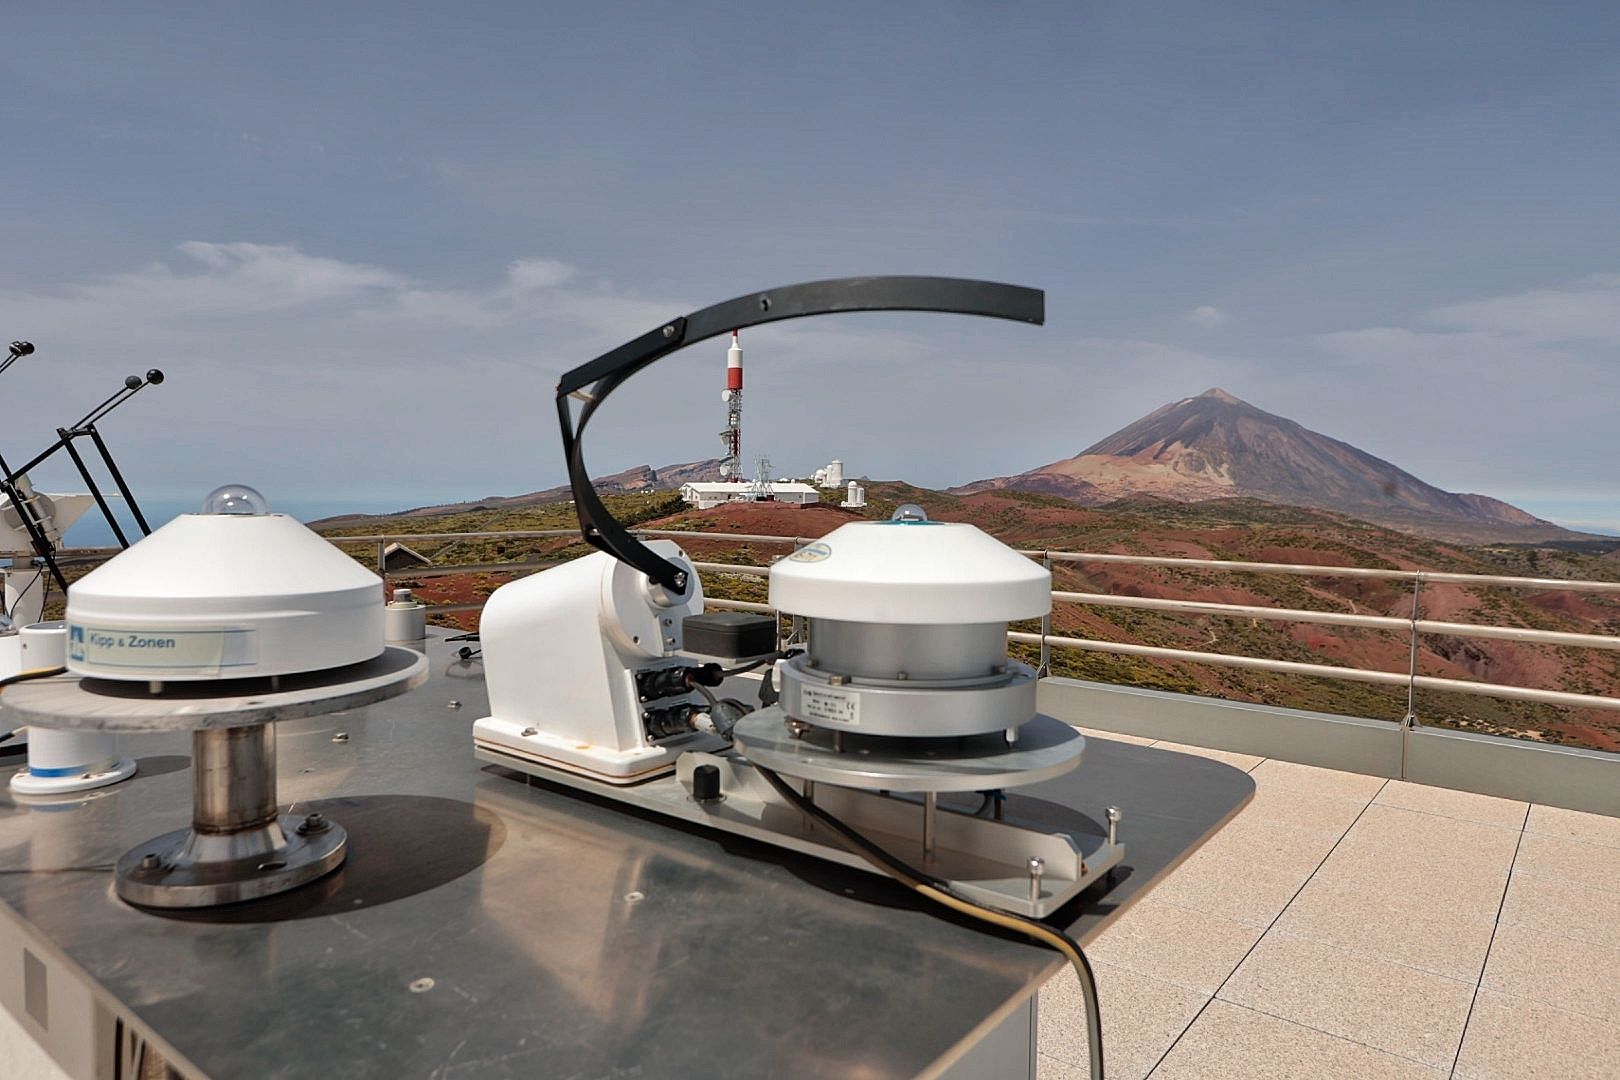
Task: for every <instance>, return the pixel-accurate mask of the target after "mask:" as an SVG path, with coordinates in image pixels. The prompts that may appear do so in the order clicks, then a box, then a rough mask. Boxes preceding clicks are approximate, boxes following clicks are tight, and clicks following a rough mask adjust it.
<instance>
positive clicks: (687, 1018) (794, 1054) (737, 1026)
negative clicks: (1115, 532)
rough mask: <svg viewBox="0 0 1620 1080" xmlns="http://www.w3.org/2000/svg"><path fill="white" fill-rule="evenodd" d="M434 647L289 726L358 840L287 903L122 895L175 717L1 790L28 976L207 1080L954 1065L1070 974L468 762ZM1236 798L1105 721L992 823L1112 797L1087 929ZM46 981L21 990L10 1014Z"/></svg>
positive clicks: (310, 799)
mask: <svg viewBox="0 0 1620 1080" xmlns="http://www.w3.org/2000/svg"><path fill="white" fill-rule="evenodd" d="M441 637H442V634H440V633H438V632H435V634H434V637H433V638H431V639H430V640H429V643H428V647H429V655H430V658H431V659H432V668H433V672H432V676H431V678H430V680H429V682H428V684H427V685H426V686H424V687H423V688H422V689H420V690H417V691H415V692H413V693H411V694H408V695H406V696H405V697H403V698H399V699H396V700H394V701H391V702H386V703H383V704H379V705H374V706H370V707H368V708H365V709H359V710H355V711H353V712H349V713H341V714H336V715H333V716H327V717H321V718H317V719H309V720H297V721H290V722H285V723H283V724H281V725H279V728H278V733H277V743H278V750H279V761H280V769H279V771H280V785H281V797H282V800H283V801H284V802H291V803H292V804H293V805H292V809H293V810H294V811H297V812H307V811H310V810H315V809H319V810H322V811H324V812H325V813H326V814H327V815H328V816H329V817H331V818H333V819H335V820H337V821H338V822H340V823H341V824H342V825H343V826H344V827H345V828H346V829H348V831H349V838H350V839H349V850H350V854H349V858H348V861H347V862H346V863H345V864H344V866H343V867H342V868H341V869H339V870H338V871H336V872H335V873H333V874H331V875H329V876H327V877H325V878H322V879H321V880H319V881H316V882H314V883H312V884H310V885H307V886H304V887H302V888H300V889H297V890H294V891H293V892H290V893H287V894H284V895H282V896H279V897H272V898H268V899H264V900H259V901H252V902H248V903H244V904H240V905H235V906H232V907H227V908H219V909H209V910H201V911H170V912H163V913H149V912H145V911H141V910H137V909H135V908H132V907H130V906H128V905H126V904H124V903H123V902H122V901H120V900H118V899H117V898H116V897H115V896H114V895H113V893H112V887H111V886H112V874H111V868H112V864H113V861H114V860H115V859H116V858H117V856H118V855H119V854H120V853H122V852H123V851H124V850H126V849H127V848H128V847H130V846H131V845H132V844H135V843H138V842H140V841H141V840H143V839H145V838H148V837H151V836H154V835H157V834H159V833H162V832H164V831H166V830H168V829H171V828H176V827H179V826H180V825H183V824H184V823H185V822H186V820H187V816H188V813H189V806H190V786H189V785H190V777H189V770H188V764H189V761H188V758H187V757H186V756H185V755H186V753H187V751H188V750H189V743H188V741H187V740H186V738H185V737H184V736H177V735H153V736H144V737H140V738H138V739H137V738H131V739H128V740H126V752H127V753H129V754H130V755H131V756H134V757H136V759H137V761H138V763H139V765H140V771H139V772H138V773H137V774H136V776H135V777H134V778H133V779H131V780H129V781H127V782H125V783H122V784H118V785H116V786H115V787H113V788H108V789H102V790H99V791H93V792H88V793H85V797H83V798H80V799H79V800H77V801H73V802H66V803H61V804H57V805H49V806H42V805H38V804H32V803H30V804H27V805H19V804H18V803H17V802H16V801H15V800H11V799H10V798H9V797H3V798H0V917H3V921H4V922H5V923H6V924H7V925H6V926H4V927H0V929H5V930H8V931H10V933H11V935H12V938H13V939H16V940H20V941H21V942H22V947H23V949H24V950H26V951H27V952H28V954H29V958H31V962H32V964H33V969H31V970H32V971H33V977H35V978H37V979H38V980H39V981H40V982H41V983H43V982H44V980H45V978H46V975H45V974H39V973H40V972H46V973H48V974H49V977H50V978H53V979H56V980H58V981H60V980H63V979H66V980H67V981H68V982H70V983H72V984H74V988H76V989H78V990H80V991H82V992H84V993H88V994H89V995H90V996H91V997H92V998H93V999H94V1000H95V1001H96V1002H97V1003H98V1007H99V1008H100V1009H102V1010H104V1011H105V1013H106V1014H107V1015H109V1016H111V1017H112V1018H115V1019H116V1022H117V1024H118V1025H120V1031H121V1034H119V1035H118V1036H117V1038H118V1040H119V1041H120V1043H124V1042H127V1040H128V1039H129V1038H140V1039H144V1040H146V1041H147V1042H148V1043H149V1044H150V1045H152V1046H153V1047H155V1048H156V1049H157V1050H158V1051H159V1052H160V1053H161V1054H162V1055H163V1056H164V1057H165V1058H166V1059H167V1060H168V1061H169V1062H170V1063H171V1064H172V1065H174V1066H175V1067H176V1068H178V1069H180V1070H182V1072H184V1073H186V1074H187V1075H195V1076H198V1077H213V1078H216V1080H217V1078H226V1077H248V1076H253V1077H259V1076H267V1077H303V1076H311V1075H330V1076H342V1077H388V1078H394V1077H410V1076H423V1077H429V1076H431V1077H463V1076H465V1077H471V1076H477V1077H609V1076H612V1077H619V1076H636V1077H665V1076H668V1077H687V1076H690V1077H733V1076H734V1077H764V1076H782V1077H818V1076H827V1077H833V1076H837V1077H846V1076H854V1075H858V1076H862V1077H873V1078H879V1077H909V1076H914V1075H917V1074H920V1073H921V1074H930V1075H933V1074H938V1073H939V1072H941V1071H944V1070H945V1069H947V1068H949V1067H950V1066H951V1064H952V1063H953V1062H956V1061H958V1060H959V1059H961V1058H962V1057H963V1055H965V1054H969V1053H970V1051H971V1048H972V1047H973V1046H974V1045H975V1044H976V1043H978V1042H979V1040H981V1039H982V1038H984V1037H985V1036H986V1034H987V1033H989V1032H992V1031H994V1030H996V1029H997V1028H998V1026H999V1025H1000V1024H1001V1022H1002V1021H1003V1020H1005V1019H1006V1018H1007V1017H1009V1016H1011V1015H1012V1014H1013V1013H1014V1012H1015V1011H1016V1010H1018V1009H1020V1008H1024V1007H1026V1006H1027V1002H1028V1000H1029V998H1030V996H1031V995H1032V994H1034V992H1035V991H1036V990H1037V989H1038V988H1039V986H1040V984H1041V983H1042V982H1044V981H1045V980H1046V978H1047V977H1048V976H1050V975H1051V974H1052V973H1053V972H1054V971H1055V970H1057V969H1058V968H1059V967H1060V966H1061V961H1060V960H1059V958H1058V957H1057V956H1056V955H1055V954H1053V953H1051V952H1048V951H1045V950H1043V949H1040V948H1038V947H1035V946H1033V945H1029V944H1026V943H1024V942H1023V941H1021V940H1015V939H1012V938H1002V937H997V936H994V935H992V934H987V933H985V932H983V931H981V930H980V929H977V928H975V927H974V926H973V925H970V924H967V923H964V922H961V921H957V920H955V919H953V918H946V917H941V916H940V915H939V914H937V913H936V912H935V911H934V910H932V909H930V908H928V907H927V906H926V905H924V904H922V903H921V902H919V901H916V900H915V899H914V898H913V897H912V895H911V894H910V893H908V892H906V891H905V890H904V889H901V888H900V887H898V886H896V885H893V884H892V883H890V882H888V881H886V880H884V879H881V878H878V877H875V876H872V875H869V874H864V873H860V872H858V871H853V870H848V869H844V868H840V867H837V866H833V865H831V864H827V863H824V862H819V861H816V860H810V859H803V858H799V857H796V856H791V855H788V854H786V853H784V852H780V851H778V850H775V849H772V848H768V847H764V846H761V845H757V844H754V843H751V842H748V841H743V840H738V839H735V838H730V837H726V836H723V835H719V834H713V833H710V832H708V831H706V830H701V829H695V828H681V827H674V826H672V825H670V824H668V823H667V822H666V821H665V820H663V819H656V818H651V817H643V816H638V815H637V814H636V813H634V812H632V811H628V810H627V809H626V808H624V807H623V806H622V805H618V804H610V803H606V802H599V801H596V800H593V799H592V798H590V797H586V796H581V795H579V794H576V793H571V792H567V791H564V790H562V789H556V788H552V787H550V786H548V785H546V784H545V783H543V782H541V781H537V780H532V779H530V778H528V777H525V776H521V775H519V774H517V773H512V772H508V771H506V770H502V769H499V768H496V767H493V766H481V765H480V764H479V763H478V762H476V761H475V760H474V759H473V756H472V737H471V731H470V728H471V724H472V721H473V720H474V719H476V718H477V717H479V716H481V715H483V709H484V707H485V704H486V698H485V693H484V686H483V681H482V679H481V677H479V670H478V667H477V665H476V664H474V665H472V666H465V665H457V664H453V663H452V660H453V657H452V650H451V649H450V648H448V647H447V646H445V645H444V644H443V643H442V641H440V640H439V639H440V638H441ZM0 700H3V699H0ZM452 700H456V701H459V702H460V707H459V708H452V707H451V706H450V703H451V701H452ZM340 733H343V734H345V735H346V738H338V736H339V734H340ZM20 764H21V762H20V760H19V761H16V762H15V764H12V765H9V766H7V767H5V768H0V790H3V784H4V781H5V780H6V779H8V778H9V775H10V773H11V771H13V769H14V768H15V767H16V765H20ZM1252 792H1253V783H1252V781H1251V780H1250V779H1249V778H1248V777H1247V776H1246V775H1244V774H1243V773H1241V772H1239V771H1237V770H1235V769H1231V768H1229V767H1227V766H1224V765H1221V764H1218V763H1216V762H1213V761H1208V760H1205V759H1203V758H1195V757H1190V756H1187V755H1182V754H1175V753H1170V752H1168V751H1160V750H1152V749H1149V748H1145V747H1139V746H1132V745H1127V744H1123V743H1116V742H1111V741H1107V740H1093V741H1092V742H1091V744H1090V745H1089V747H1088V750H1087V756H1086V759H1085V761H1084V763H1083V764H1082V765H1081V766H1080V768H1079V769H1078V770H1076V771H1075V772H1074V773H1071V774H1069V775H1067V776H1064V777H1062V778H1060V779H1057V780H1053V781H1049V782H1047V783H1045V784H1041V785H1039V786H1036V787H1033V788H1029V789H1026V790H1025V791H1024V792H1023V793H1021V794H1014V795H1013V796H1012V797H1011V798H1010V799H1009V810H1008V812H1009V815H1021V816H1025V817H1035V818H1037V819H1045V820H1049V821H1051V822H1052V823H1053V824H1054V825H1062V826H1065V827H1074V825H1075V823H1076V821H1077V820H1078V821H1080V822H1081V823H1082V826H1083V827H1085V828H1089V829H1091V830H1092V831H1096V832H1101V831H1102V825H1101V824H1100V822H1101V818H1102V811H1103V808H1104V807H1105V806H1106V805H1107V804H1109V803H1116V804H1118V805H1120V806H1121V807H1122V808H1123V809H1124V811H1125V819H1124V821H1123V823H1122V828H1121V836H1122V838H1123V839H1124V841H1125V843H1126V845H1127V856H1128V857H1127V860H1126V867H1125V869H1124V870H1123V872H1122V873H1121V875H1120V877H1119V879H1118V881H1117V883H1116V884H1115V885H1114V886H1113V887H1112V888H1111V889H1109V890H1108V892H1107V893H1106V895H1102V896H1097V895H1095V894H1087V895H1086V896H1084V897H1082V898H1081V900H1080V901H1079V902H1077V903H1076V904H1074V905H1071V907H1070V909H1068V910H1066V911H1065V912H1063V917H1062V918H1060V919H1059V920H1057V921H1058V922H1060V923H1062V924H1065V925H1067V926H1068V928H1069V929H1070V931H1071V932H1072V933H1075V934H1076V935H1077V936H1079V937H1080V938H1081V939H1082V940H1084V939H1086V938H1089V937H1091V936H1094V935H1095V934H1096V932H1097V931H1098V930H1099V929H1100V928H1101V927H1102V925H1103V924H1104V923H1105V922H1106V921H1107V920H1108V919H1109V918H1111V917H1112V916H1113V915H1115V914H1117V913H1118V912H1119V911H1120V910H1121V909H1122V908H1123V907H1125V906H1126V905H1128V904H1129V903H1130V902H1131V900H1132V899H1133V898H1134V897H1136V896H1137V895H1139V894H1140V893H1141V892H1142V891H1143V889H1144V888H1146V887H1147V886H1148V885H1149V884H1151V882H1152V881H1153V880H1154V879H1156V878H1157V877H1158V876H1160V875H1162V874H1163V873H1164V872H1166V871H1167V870H1168V869H1169V868H1171V867H1172V866H1174V865H1175V864H1176V863H1177V862H1179V861H1180V860H1181V859H1182V858H1184V857H1185V856H1186V855H1187V854H1188V853H1190V852H1191V851H1192V850H1194V849H1195V848H1196V847H1197V846H1198V845H1199V844H1200V843H1201V842H1202V841H1203V840H1204V839H1205V838H1206V837H1207V836H1208V835H1210V834H1211V833H1213V832H1214V831H1215V830H1216V829H1218V828H1219V827H1220V825H1221V824H1223V823H1224V822H1225V821H1226V820H1227V819H1228V818H1230V817H1231V816H1232V815H1233V814H1234V813H1236V812H1237V811H1238V810H1239V809H1240V808H1241V807H1242V805H1243V804H1244V803H1245V802H1247V801H1248V798H1249V797H1250V795H1251V794H1252ZM27 962H28V960H27V959H25V958H24V957H22V956H19V955H16V954H15V953H12V954H11V955H5V954H4V953H0V969H3V968H7V967H12V966H15V965H25V964H26V963H27ZM61 989H62V988H61V987H60V986H57V987H55V988H47V987H46V986H44V985H40V986H37V987H36V986H33V985H32V984H30V986H29V987H28V990H27V992H28V994H29V995H31V996H30V997H29V998H28V1001H27V1003H26V1004H27V1008H26V1011H27V1013H28V1014H29V1015H33V1014H34V1005H35V1004H36V999H37V1003H40V1004H41V1008H42V1009H43V1008H45V1007H46V1006H47V1005H48V1004H49V1001H50V1000H53V998H52V997H51V995H53V994H57V993H58V992H59V991H60V990H61ZM13 1011H16V1012H22V1011H23V1010H19V1009H16V1008H15V1007H14V1008H13ZM35 1020H38V1017H37V1016H35ZM1124 1022H1128V1019H1126V1020H1125V1021H1124ZM92 1050H93V1052H94V1053H95V1054H97V1055H100V1056H101V1057H104V1058H106V1059H107V1060H109V1061H110V1060H112V1058H114V1057H116V1056H117V1053H118V1051H116V1050H113V1049H108V1048H92ZM124 1052H125V1053H126V1054H127V1050H126V1051H124ZM98 1060H99V1058H98ZM108 1075H112V1074H108ZM124 1075H128V1073H127V1072H126V1073H125V1074H124Z"/></svg>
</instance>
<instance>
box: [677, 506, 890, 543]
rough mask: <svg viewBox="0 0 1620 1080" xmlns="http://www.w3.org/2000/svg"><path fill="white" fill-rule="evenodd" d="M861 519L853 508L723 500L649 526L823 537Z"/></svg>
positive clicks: (764, 534)
mask: <svg viewBox="0 0 1620 1080" xmlns="http://www.w3.org/2000/svg"><path fill="white" fill-rule="evenodd" d="M859 520H861V515H860V514H858V513H856V512H855V511H853V510H840V509H838V508H837V507H836V506H822V505H820V504H817V505H813V506H788V505H786V504H785V503H776V502H755V503H725V504H723V505H721V506H716V507H712V508H711V509H708V510H687V511H683V512H682V513H679V514H675V515H672V516H671V517H667V518H663V519H661V520H658V521H649V522H648V523H647V527H649V528H683V529H696V530H699V531H702V532H734V533H753V534H755V535H756V536H804V537H816V536H825V535H827V534H828V533H830V532H832V531H833V530H834V529H836V528H838V526H840V525H843V524H845V523H847V522H851V521H859Z"/></svg>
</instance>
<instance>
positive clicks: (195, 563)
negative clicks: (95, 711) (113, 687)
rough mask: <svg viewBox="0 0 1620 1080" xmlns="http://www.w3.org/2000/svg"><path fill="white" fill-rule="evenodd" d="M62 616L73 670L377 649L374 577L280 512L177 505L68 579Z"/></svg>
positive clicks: (203, 665)
mask: <svg viewBox="0 0 1620 1080" xmlns="http://www.w3.org/2000/svg"><path fill="white" fill-rule="evenodd" d="M67 624H68V660H67V666H68V670H70V671H72V672H73V673H75V674H77V675H89V676H93V677H96V678H103V679H124V680H139V681H154V682H176V681H183V680H203V679H241V678H256V677H261V676H266V675H288V674H293V673H296V672H308V671H322V670H325V669H328V668H337V667H346V666H348V665H350V664H357V663H360V662H362V661H365V660H370V659H372V658H373V657H375V656H377V655H379V654H380V653H381V652H382V651H383V648H384V643H383V586H382V580H381V579H380V578H378V577H377V575H376V574H374V573H373V572H371V571H370V570H367V569H366V568H365V567H363V566H361V565H360V564H359V563H357V562H355V561H354V560H353V559H352V558H350V557H349V556H347V555H345V554H343V552H341V551H339V550H338V549H337V548H336V547H334V546H333V545H332V544H330V543H328V542H327V541H326V540H324V539H323V538H321V537H320V536H318V535H317V534H316V533H314V532H312V531H311V530H310V529H308V528H306V527H305V526H304V525H302V524H301V523H299V522H298V521H296V520H294V519H293V518H290V517H287V516H286V515H285V514H271V513H215V514H182V515H180V516H179V517H177V518H175V519H174V520H173V521H171V522H169V523H168V524H167V525H165V526H163V527H162V528H161V529H158V530H157V531H156V532H154V533H153V534H152V535H151V536H148V537H146V538H145V539H144V540H141V541H140V542H139V543H137V544H135V545H134V546H132V547H130V548H129V550H127V551H125V552H123V553H121V554H119V555H117V556H116V557H114V558H113V559H112V560H111V561H109V562H108V563H106V564H105V565H103V566H101V567H99V568H97V569H95V570H93V571H91V572H90V573H89V574H87V575H85V576H84V577H83V578H81V579H80V580H78V581H76V582H74V583H73V585H72V586H70V587H69V589H68V601H67Z"/></svg>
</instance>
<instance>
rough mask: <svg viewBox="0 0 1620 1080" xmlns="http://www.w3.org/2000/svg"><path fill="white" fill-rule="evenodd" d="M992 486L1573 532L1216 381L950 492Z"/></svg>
mask: <svg viewBox="0 0 1620 1080" xmlns="http://www.w3.org/2000/svg"><path fill="white" fill-rule="evenodd" d="M998 489H1012V490H1016V491H1034V492H1039V493H1042V494H1049V495H1059V496H1062V497H1063V498H1066V499H1071V500H1073V501H1075V502H1079V503H1082V504H1085V505H1091V506H1097V505H1102V504H1104V503H1108V502H1112V501H1114V500H1116V499H1122V498H1127V497H1131V496H1138V495H1153V496H1158V497H1160V498H1166V499H1173V500H1175V501H1177V502H1199V501H1202V500H1205V499H1221V498H1253V499H1263V500H1265V501H1267V502H1275V503H1285V504H1288V505H1292V506H1309V507H1316V508H1319V509H1323V510H1332V511H1334V512H1336V513H1341V514H1348V515H1350V516H1352V517H1356V518H1361V519H1363V520H1366V521H1372V522H1376V523H1378V524H1380V525H1387V526H1390V527H1392V528H1396V529H1402V530H1404V531H1408V532H1416V533H1421V534H1423V535H1427V536H1434V537H1438V538H1442V539H1448V540H1459V541H1465V542H1482V541H1491V540H1509V541H1517V542H1533V541H1538V540H1552V539H1569V538H1574V537H1576V536H1578V535H1579V534H1576V533H1572V532H1570V531H1569V530H1566V529H1562V528H1560V527H1559V526H1557V525H1554V524H1553V523H1552V522H1550V521H1543V520H1541V519H1540V518H1537V517H1534V516H1533V515H1531V514H1528V513H1526V512H1524V511H1523V510H1520V509H1518V508H1517V507H1515V506H1510V505H1508V504H1507V503H1505V502H1501V501H1500V500H1497V499H1493V498H1490V497H1489V496H1486V495H1470V494H1454V493H1452V492H1449V491H1442V490H1440V489H1439V488H1437V487H1435V486H1434V485H1432V484H1427V483H1424V482H1423V481H1422V480H1419V479H1418V478H1417V477H1415V476H1413V475H1412V474H1411V473H1409V472H1406V471H1405V470H1404V469H1400V468H1397V467H1396V466H1394V465H1391V464H1390V463H1389V462H1387V461H1384V460H1381V459H1380V458H1376V457H1373V456H1372V455H1371V454H1369V453H1367V452H1366V451H1363V450H1358V449H1357V448H1356V447H1354V446H1351V445H1350V444H1349V443H1346V442H1341V441H1339V440H1338V439H1334V438H1330V437H1329V436H1326V435H1323V434H1320V433H1319V432H1315V431H1311V430H1310V429H1309V428H1306V427H1303V426H1301V425H1300V424H1297V423H1295V422H1294V421H1292V420H1289V419H1287V418H1285V417H1281V416H1276V415H1274V414H1272V413H1268V412H1266V411H1265V410H1263V409H1258V408H1255V407H1254V406H1253V405H1250V404H1249V403H1248V402H1246V401H1243V400H1240V399H1239V398H1236V397H1233V396H1232V395H1231V394H1228V393H1227V392H1226V391H1224V390H1221V389H1219V388H1217V389H1212V390H1207V391H1205V392H1204V393H1202V394H1200V395H1198V396H1197V397H1190V398H1183V399H1182V400H1181V401H1176V402H1172V403H1171V404H1169V405H1165V406H1164V407H1163V408H1160V409H1156V410H1155V411H1153V412H1152V413H1149V414H1148V415H1147V416H1144V417H1143V418H1142V419H1140V420H1138V421H1136V422H1135V423H1134V424H1131V425H1129V426H1128V427H1124V428H1121V429H1120V430H1119V431H1116V432H1115V433H1114V434H1112V435H1110V436H1108V437H1107V438H1106V439H1103V440H1102V441H1101V442H1098V443H1096V444H1095V445H1093V446H1090V447H1087V448H1086V449H1085V450H1083V451H1081V452H1080V453H1079V454H1078V455H1076V456H1075V457H1072V458H1068V459H1067V460H1064V461H1056V462H1053V463H1052V464H1050V465H1043V466H1041V467H1040V468H1038V469H1031V470H1030V471H1029V472H1024V473H1019V474H1018V475H1016V476H1001V477H995V478H993V479H989V480H979V481H976V482H974V483H971V484H967V485H964V486H963V487H960V488H955V489H953V490H955V491H957V492H961V493H970V492H975V491H993V490H998Z"/></svg>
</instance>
